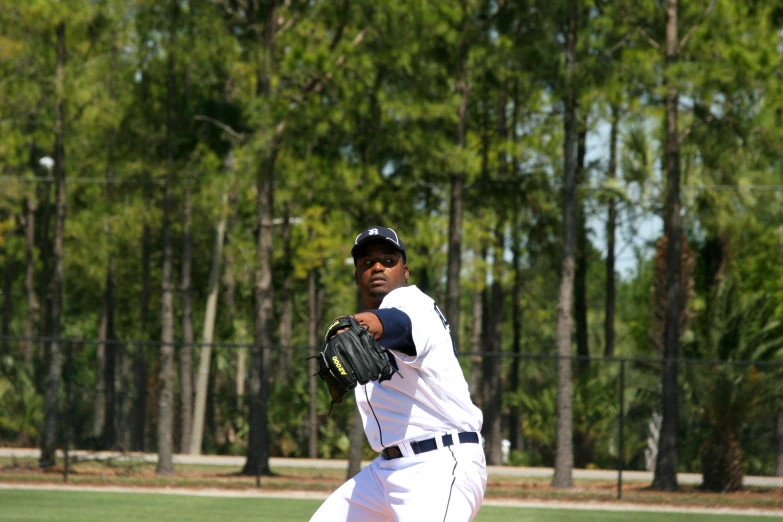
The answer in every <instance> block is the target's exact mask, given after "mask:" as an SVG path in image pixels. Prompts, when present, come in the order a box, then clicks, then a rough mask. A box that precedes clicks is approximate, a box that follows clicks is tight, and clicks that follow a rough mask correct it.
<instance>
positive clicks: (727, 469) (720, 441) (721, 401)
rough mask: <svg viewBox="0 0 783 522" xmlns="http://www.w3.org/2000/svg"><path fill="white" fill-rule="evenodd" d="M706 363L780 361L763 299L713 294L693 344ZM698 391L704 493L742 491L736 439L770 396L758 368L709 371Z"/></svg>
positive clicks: (777, 324)
mask: <svg viewBox="0 0 783 522" xmlns="http://www.w3.org/2000/svg"><path fill="white" fill-rule="evenodd" d="M694 343H696V344H697V345H698V346H697V347H696V348H697V349H699V350H700V353H702V354H703V355H704V356H705V357H709V358H712V359H718V360H726V361H770V360H775V359H781V358H783V322H782V321H781V320H780V318H779V317H778V316H777V315H776V313H775V302H774V301H773V300H772V299H770V298H769V296H767V295H751V296H749V297H744V296H741V295H739V292H738V290H737V289H736V287H735V286H734V285H733V284H732V283H731V282H724V283H723V284H721V285H720V286H719V287H718V288H717V289H716V292H715V295H714V297H713V298H712V300H711V301H710V303H709V305H708V308H707V311H706V313H705V314H704V315H703V316H702V318H701V319H700V321H699V325H698V326H697V335H696V338H695V340H694ZM706 379H707V382H705V383H704V384H703V385H702V386H696V387H694V389H697V390H703V392H704V396H703V402H702V403H703V404H704V409H703V415H704V421H705V422H706V423H707V425H708V426H709V429H710V434H709V435H708V436H707V438H706V439H705V440H704V442H703V443H702V445H701V448H700V455H699V457H700V459H701V464H702V473H703V487H704V488H705V489H708V490H710V491H720V492H723V491H736V490H739V489H741V488H742V478H743V471H742V448H741V445H740V438H739V433H740V430H741V429H742V428H743V426H744V425H746V424H747V422H748V421H750V420H751V419H753V418H755V417H757V416H759V415H760V414H761V406H762V404H763V403H764V400H765V398H766V397H768V396H769V394H770V393H772V390H770V389H769V386H767V385H766V383H765V381H764V380H762V378H761V375H760V373H759V371H758V368H757V367H756V366H754V365H748V364H738V363H735V364H731V363H729V364H720V365H714V366H712V367H711V368H710V370H709V372H707V376H706Z"/></svg>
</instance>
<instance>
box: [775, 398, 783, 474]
mask: <svg viewBox="0 0 783 522" xmlns="http://www.w3.org/2000/svg"><path fill="white" fill-rule="evenodd" d="M775 476H776V477H783V411H778V415H777V419H776V423H775Z"/></svg>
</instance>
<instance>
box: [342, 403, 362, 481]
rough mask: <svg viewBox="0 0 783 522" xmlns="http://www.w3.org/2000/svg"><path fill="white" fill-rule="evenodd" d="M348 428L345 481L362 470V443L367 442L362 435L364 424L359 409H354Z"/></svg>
mask: <svg viewBox="0 0 783 522" xmlns="http://www.w3.org/2000/svg"><path fill="white" fill-rule="evenodd" d="M350 419H351V421H350V422H351V427H350V430H351V431H350V434H349V439H350V446H349V447H348V472H347V474H346V480H348V479H351V478H353V477H354V476H355V475H356V474H357V473H359V472H360V471H361V470H362V454H363V453H364V441H365V440H367V439H366V437H365V435H364V424H363V423H362V416H361V414H360V413H359V408H356V407H354V408H353V413H352V414H351V417H350Z"/></svg>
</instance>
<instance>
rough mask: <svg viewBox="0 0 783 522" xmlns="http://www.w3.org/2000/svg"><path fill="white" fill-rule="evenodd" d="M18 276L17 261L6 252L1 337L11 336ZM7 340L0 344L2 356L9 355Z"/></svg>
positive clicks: (0, 326)
mask: <svg viewBox="0 0 783 522" xmlns="http://www.w3.org/2000/svg"><path fill="white" fill-rule="evenodd" d="M15 275H16V260H15V259H14V258H13V257H11V252H10V250H8V249H7V250H6V252H5V269H4V270H3V319H2V324H1V325H0V336H4V337H6V336H9V335H11V317H12V315H13V290H14V276H15ZM9 352H10V349H9V343H8V341H7V340H3V341H2V342H0V355H5V354H6V353H9Z"/></svg>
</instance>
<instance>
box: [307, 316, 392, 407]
mask: <svg viewBox="0 0 783 522" xmlns="http://www.w3.org/2000/svg"><path fill="white" fill-rule="evenodd" d="M315 358H316V359H317V360H318V367H319V369H318V373H317V374H315V375H319V376H320V377H321V379H323V380H324V381H326V384H327V386H328V387H329V394H330V395H331V397H332V406H334V405H335V404H339V403H341V402H343V399H344V398H345V396H346V395H347V394H348V392H349V391H351V390H353V389H354V388H356V386H357V385H358V384H367V383H368V382H370V381H377V380H386V379H390V378H391V376H392V375H394V373H395V371H396V370H395V368H394V366H392V364H391V361H390V354H389V353H388V351H387V350H386V349H385V348H383V347H382V346H381V345H380V344H378V341H376V340H375V338H373V336H372V335H371V334H370V333H369V332H368V331H367V329H366V328H364V327H363V326H362V325H361V324H359V322H358V321H357V320H356V319H354V318H353V317H350V316H343V317H338V318H337V319H335V320H334V321H332V322H331V323H330V324H329V326H328V327H327V328H326V332H325V333H324V349H323V351H322V352H321V353H320V354H318V355H316V356H315ZM329 411H330V412H331V408H330V409H329Z"/></svg>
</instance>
